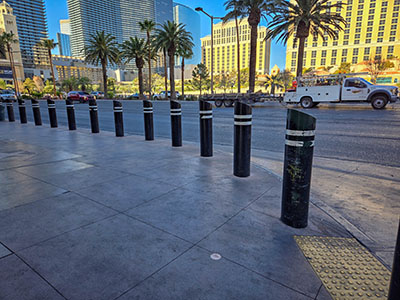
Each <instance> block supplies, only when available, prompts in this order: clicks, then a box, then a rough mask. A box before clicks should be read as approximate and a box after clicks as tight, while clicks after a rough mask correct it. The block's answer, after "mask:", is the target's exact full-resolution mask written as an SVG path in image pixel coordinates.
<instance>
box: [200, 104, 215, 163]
mask: <svg viewBox="0 0 400 300" xmlns="http://www.w3.org/2000/svg"><path fill="white" fill-rule="evenodd" d="M199 106H200V155H201V156H203V157H211V156H213V135H212V117H213V115H212V104H211V103H210V102H207V101H204V100H200V101H199Z"/></svg>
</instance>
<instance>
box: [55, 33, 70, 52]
mask: <svg viewBox="0 0 400 300" xmlns="http://www.w3.org/2000/svg"><path fill="white" fill-rule="evenodd" d="M57 42H58V50H59V51H60V55H64V56H72V53H71V42H70V35H69V34H64V33H60V32H57Z"/></svg>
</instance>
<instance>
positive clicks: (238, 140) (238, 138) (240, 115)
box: [233, 101, 252, 177]
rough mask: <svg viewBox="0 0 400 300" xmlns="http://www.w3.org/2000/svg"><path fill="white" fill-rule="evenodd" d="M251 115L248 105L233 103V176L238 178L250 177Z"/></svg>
mask: <svg viewBox="0 0 400 300" xmlns="http://www.w3.org/2000/svg"><path fill="white" fill-rule="evenodd" d="M251 113H252V109H251V106H250V105H248V104H246V103H243V102H239V101H237V102H235V122H234V125H235V126H234V149H233V174H234V175H235V176H238V177H248V176H250V157H251V124H252V114H251Z"/></svg>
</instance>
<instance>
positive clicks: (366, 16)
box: [286, 0, 400, 73]
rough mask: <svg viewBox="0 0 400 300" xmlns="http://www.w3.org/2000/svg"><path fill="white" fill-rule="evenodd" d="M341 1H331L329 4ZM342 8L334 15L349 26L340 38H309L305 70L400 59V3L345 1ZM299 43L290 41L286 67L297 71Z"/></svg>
mask: <svg viewBox="0 0 400 300" xmlns="http://www.w3.org/2000/svg"><path fill="white" fill-rule="evenodd" d="M336 2H339V1H337V0H332V1H330V3H332V4H333V3H336ZM340 2H343V3H344V4H345V5H344V6H343V8H342V9H340V8H335V9H334V10H333V13H338V14H341V15H342V16H343V18H344V19H345V20H346V22H347V24H346V25H343V27H344V31H340V32H339V37H338V38H337V39H331V38H329V37H328V35H325V36H324V37H323V38H322V37H317V36H311V35H310V36H309V37H308V38H307V40H306V43H305V52H304V68H313V69H317V68H319V67H329V66H334V67H335V66H340V65H341V63H351V64H353V65H354V64H357V63H360V62H363V61H367V60H370V59H374V58H375V57H381V58H382V59H388V58H391V57H396V56H397V57H400V23H399V20H400V18H399V13H400V0H343V1H340ZM346 3H347V4H346ZM297 48H298V42H297V39H296V38H294V37H293V36H292V37H290V38H289V40H288V43H287V49H286V68H287V69H289V70H290V71H291V72H293V73H294V72H296V66H297V50H298V49H297Z"/></svg>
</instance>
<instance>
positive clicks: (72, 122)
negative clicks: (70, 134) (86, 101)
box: [65, 99, 76, 130]
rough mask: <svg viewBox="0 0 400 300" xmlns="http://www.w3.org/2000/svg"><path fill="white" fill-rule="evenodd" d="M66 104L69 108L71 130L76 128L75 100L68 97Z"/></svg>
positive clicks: (68, 115)
mask: <svg viewBox="0 0 400 300" xmlns="http://www.w3.org/2000/svg"><path fill="white" fill-rule="evenodd" d="M65 106H66V108H67V118H68V128H69V130H76V121H75V107H74V102H73V101H72V100H69V99H67V100H65Z"/></svg>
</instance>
